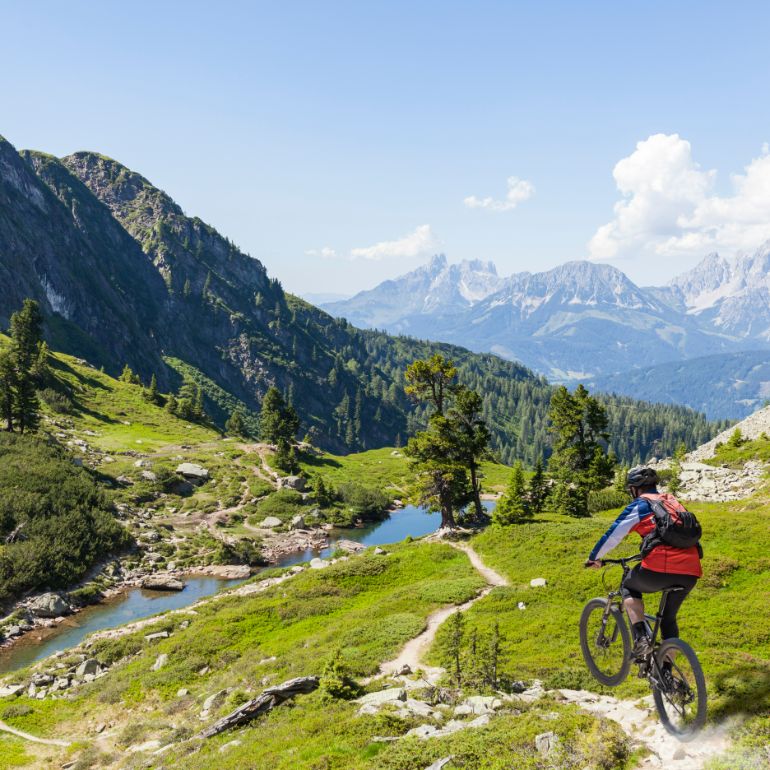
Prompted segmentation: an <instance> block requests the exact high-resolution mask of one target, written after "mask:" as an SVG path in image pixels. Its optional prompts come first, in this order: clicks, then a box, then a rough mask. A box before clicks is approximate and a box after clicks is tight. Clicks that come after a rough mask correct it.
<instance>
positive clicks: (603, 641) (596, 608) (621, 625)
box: [580, 598, 631, 687]
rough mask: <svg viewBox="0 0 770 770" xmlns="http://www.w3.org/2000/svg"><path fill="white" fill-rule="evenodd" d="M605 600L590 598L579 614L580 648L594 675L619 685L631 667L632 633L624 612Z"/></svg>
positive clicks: (606, 681) (598, 679) (608, 683)
mask: <svg viewBox="0 0 770 770" xmlns="http://www.w3.org/2000/svg"><path fill="white" fill-rule="evenodd" d="M606 609H607V600H606V599H601V598H597V599H591V601H590V602H588V604H586V606H585V607H584V608H583V614H582V615H581V616H580V647H581V649H582V650H583V659H584V660H585V662H586V665H587V666H588V670H589V671H590V672H591V673H592V674H593V676H594V678H595V679H596V680H597V681H599V682H600V683H601V684H603V685H606V686H607V687H617V686H618V685H619V684H621V682H623V680H624V679H625V678H626V677H627V676H628V672H629V670H630V669H631V636H630V634H629V632H628V626H627V625H626V621H625V619H624V617H623V613H622V612H621V611H620V609H619V608H618V607H614V606H613V607H611V608H610V610H609V612H608V613H607V615H606V622H605V611H606Z"/></svg>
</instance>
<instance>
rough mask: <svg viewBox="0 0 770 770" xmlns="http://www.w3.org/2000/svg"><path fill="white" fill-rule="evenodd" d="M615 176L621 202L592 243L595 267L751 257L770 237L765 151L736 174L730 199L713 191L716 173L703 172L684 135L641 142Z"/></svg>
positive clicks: (769, 170)
mask: <svg viewBox="0 0 770 770" xmlns="http://www.w3.org/2000/svg"><path fill="white" fill-rule="evenodd" d="M612 174H613V177H614V179H615V183H616V185H617V188H618V191H619V192H620V194H621V199H620V200H619V201H618V202H617V203H616V204H615V206H614V216H613V218H612V220H611V221H609V222H607V223H606V224H604V225H602V226H601V227H599V228H598V229H597V231H596V233H595V234H594V236H593V237H592V238H591V240H590V242H589V244H588V252H589V257H590V258H591V259H593V260H613V261H614V260H629V259H633V258H644V257H645V256H650V257H653V256H657V257H674V258H677V257H678V258H685V257H686V258H692V257H695V256H701V255H702V254H704V253H707V252H710V251H720V252H727V253H736V252H748V251H753V250H754V249H756V248H758V247H759V246H760V245H761V244H762V243H764V242H765V241H766V240H767V239H768V238H770V154H768V147H767V145H765V146H764V147H763V148H762V152H761V154H760V155H759V156H758V157H756V158H754V159H753V160H751V162H750V163H749V164H748V165H747V166H746V167H745V168H744V170H743V173H739V174H733V175H731V177H730V184H731V188H732V190H731V194H729V195H725V196H722V195H719V194H717V192H716V191H715V187H716V182H717V171H716V170H714V169H710V170H704V169H702V168H701V166H700V165H699V164H698V163H697V161H696V160H695V158H694V157H693V152H692V147H691V145H690V143H689V142H688V141H687V140H686V139H683V138H682V137H680V136H679V134H654V135H652V136H650V137H649V138H647V139H645V140H643V141H641V142H638V143H637V145H636V149H635V150H634V152H632V153H631V154H630V155H629V156H627V157H625V158H623V159H621V160H620V161H618V163H617V164H616V165H615V168H614V169H613V172H612Z"/></svg>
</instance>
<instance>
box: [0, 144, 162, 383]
mask: <svg viewBox="0 0 770 770" xmlns="http://www.w3.org/2000/svg"><path fill="white" fill-rule="evenodd" d="M30 159H31V158H30ZM34 161H35V162H34V163H33V164H32V165H30V163H27V162H25V160H24V159H22V158H21V157H20V156H19V155H18V154H17V153H16V151H15V150H14V149H13V147H12V146H11V145H10V144H9V143H8V142H6V141H5V140H4V139H2V138H0V324H2V325H3V326H6V325H7V323H8V319H9V317H10V315H11V313H12V312H13V311H14V310H16V309H18V308H19V307H20V306H21V303H22V302H23V300H24V298H25V297H32V298H34V299H36V300H37V301H38V302H40V304H41V306H42V308H43V310H44V312H45V313H46V315H47V316H48V317H49V319H50V323H49V326H48V333H49V338H50V339H51V343H52V344H53V345H54V346H56V347H58V348H62V349H66V350H69V351H70V352H72V353H74V354H76V355H81V356H84V357H88V358H89V359H91V360H93V361H94V362H96V363H111V362H114V361H121V360H124V361H131V362H133V363H134V365H135V366H136V367H137V368H138V369H140V370H143V371H149V370H156V369H157V370H161V369H162V366H163V364H162V361H161V358H160V355H159V351H158V349H157V345H155V344H154V343H153V334H154V331H155V330H156V329H157V326H158V317H157V314H156V313H155V312H154V309H153V308H152V307H151V306H143V307H141V308H139V309H137V308H135V307H134V302H133V293H134V292H135V291H138V290H139V289H140V287H141V286H143V285H145V284H146V285H147V286H148V287H152V283H153V278H154V271H152V270H151V266H150V265H148V264H147V260H146V258H145V256H144V255H143V254H142V251H141V249H139V248H138V246H137V244H136V243H134V242H133V241H132V239H131V238H129V237H128V236H127V234H126V233H125V232H123V231H122V228H120V227H119V226H118V225H117V223H116V222H114V220H112V218H111V217H110V216H109V212H107V211H106V210H100V207H99V205H98V202H97V201H94V200H93V199H92V197H91V196H90V195H89V194H88V191H87V190H85V188H83V186H82V185H81V184H80V183H79V182H78V181H77V179H75V178H74V177H72V176H71V175H70V174H69V173H68V172H67V170H66V169H64V168H63V167H62V166H61V165H60V164H59V163H58V161H56V159H54V158H50V157H48V156H42V155H36V156H35V158H34ZM36 169H39V170H40V172H41V177H38V176H37V175H36V173H35V171H36ZM46 180H48V181H49V182H50V183H51V186H50V187H49V185H48V184H46V183H45V182H46ZM57 192H58V193H59V195H57V194H56V193H57ZM110 328H122V329H123V333H122V334H109V333H105V330H109V329H110ZM159 373H160V371H159Z"/></svg>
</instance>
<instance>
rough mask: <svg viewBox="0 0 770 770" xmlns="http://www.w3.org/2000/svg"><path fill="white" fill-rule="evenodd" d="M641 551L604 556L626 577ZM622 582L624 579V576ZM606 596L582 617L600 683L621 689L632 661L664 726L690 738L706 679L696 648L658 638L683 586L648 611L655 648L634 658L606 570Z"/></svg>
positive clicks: (699, 720) (701, 714)
mask: <svg viewBox="0 0 770 770" xmlns="http://www.w3.org/2000/svg"><path fill="white" fill-rule="evenodd" d="M641 558H642V557H641V556H640V555H636V556H631V557H629V558H626V559H602V565H603V566H609V565H613V564H619V565H620V566H621V567H622V568H623V579H625V577H626V575H627V574H628V573H629V572H630V571H631V567H630V566H629V564H631V563H632V562H635V561H639V560H640V559H641ZM621 584H622V580H621ZM602 585H603V586H604V588H605V589H606V590H607V598H606V599H604V598H597V599H591V601H589V602H588V604H586V606H585V607H584V608H583V614H582V615H581V616H580V647H581V649H582V650H583V658H584V659H585V662H586V665H587V666H588V669H589V671H590V672H591V674H593V676H594V678H595V679H596V680H597V681H599V682H600V683H601V684H603V685H606V686H608V687H617V686H618V685H619V684H621V683H622V682H623V681H624V680H625V679H626V677H627V676H628V673H629V671H630V670H631V664H632V663H634V662H636V663H638V665H639V678H641V679H647V681H648V682H649V684H650V688H651V690H652V697H653V700H654V701H655V708H656V710H657V712H658V716H659V717H660V721H661V723H662V724H663V726H664V727H665V728H666V730H667V731H668V732H669V733H671V734H672V735H675V736H676V737H677V738H679V739H680V740H682V741H688V740H692V739H693V738H694V737H695V735H696V733H697V732H698V731H699V730H700V728H701V727H703V724H704V722H705V721H706V679H705V677H704V676H703V669H702V668H701V665H700V663H699V661H698V657H697V655H696V654H695V651H694V650H693V649H692V647H690V645H689V644H687V642H684V641H682V640H681V639H665V640H663V641H661V642H659V641H658V632H659V631H660V623H661V619H662V618H663V611H664V610H665V608H666V601H667V600H668V595H669V594H670V593H673V592H674V591H681V590H683V589H682V588H668V589H666V590H665V591H663V593H662V596H661V598H660V605H659V607H658V612H657V614H656V615H654V616H653V615H645V620H646V622H647V624H648V630H650V638H651V640H652V643H651V651H650V652H649V653H648V654H647V655H646V656H645V657H644V658H643V659H639V660H635V658H634V655H633V653H632V644H631V633H630V631H629V626H628V624H627V623H626V618H625V613H624V611H623V599H622V596H621V592H620V588H618V589H617V590H611V588H610V587H608V586H607V583H606V572H603V573H602Z"/></svg>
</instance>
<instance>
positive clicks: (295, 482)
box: [278, 476, 305, 492]
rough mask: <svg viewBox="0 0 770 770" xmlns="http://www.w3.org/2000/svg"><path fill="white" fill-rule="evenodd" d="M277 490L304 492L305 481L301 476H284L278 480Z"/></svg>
mask: <svg viewBox="0 0 770 770" xmlns="http://www.w3.org/2000/svg"><path fill="white" fill-rule="evenodd" d="M278 489H294V490H295V491H297V492H304V491H305V479H303V478H302V476H284V477H283V478H280V479H278Z"/></svg>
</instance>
